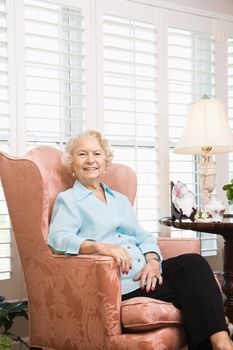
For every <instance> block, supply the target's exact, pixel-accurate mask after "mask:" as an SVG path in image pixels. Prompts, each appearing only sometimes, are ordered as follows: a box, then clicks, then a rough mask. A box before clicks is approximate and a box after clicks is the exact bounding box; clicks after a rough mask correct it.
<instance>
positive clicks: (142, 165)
mask: <svg viewBox="0 0 233 350" xmlns="http://www.w3.org/2000/svg"><path fill="white" fill-rule="evenodd" d="M127 9H128V11H129V12H128V13H127V15H126V16H127V17H124V16H120V15H118V14H117V15H112V14H111V15H109V14H108V13H104V15H103V72H104V134H105V136H106V137H107V138H108V139H109V140H110V142H111V145H112V146H113V149H114V161H115V162H121V163H124V164H126V165H129V166H130V167H131V168H132V169H134V170H135V171H136V173H137V178H138V190H137V200H136V210H137V215H138V218H139V221H140V223H141V224H142V226H143V227H144V228H145V229H147V230H149V231H150V232H154V233H156V234H158V231H159V227H158V219H159V212H158V206H159V199H158V192H159V191H158V172H159V169H158V144H157V138H158V125H157V123H158V122H157V104H158V102H157V29H156V25H155V17H154V14H153V9H152V10H151V9H150V8H147V7H144V10H141V11H142V12H143V11H144V12H143V15H144V18H143V19H142V20H140V16H139V15H136V14H135V15H133V14H132V13H130V9H129V8H127ZM138 10H139V11H140V8H138ZM147 10H148V19H147V20H146V18H145V17H146V11H147ZM123 12H124V13H125V11H123ZM123 12H122V11H121V14H122V13H123ZM149 12H150V14H149ZM151 12H152V16H153V17H152V16H151ZM150 18H152V20H150Z"/></svg>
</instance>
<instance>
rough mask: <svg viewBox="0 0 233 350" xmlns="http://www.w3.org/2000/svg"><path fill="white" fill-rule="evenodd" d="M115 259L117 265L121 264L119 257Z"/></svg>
mask: <svg viewBox="0 0 233 350" xmlns="http://www.w3.org/2000/svg"><path fill="white" fill-rule="evenodd" d="M115 260H116V263H117V266H121V259H120V258H119V257H117V258H116V259H115Z"/></svg>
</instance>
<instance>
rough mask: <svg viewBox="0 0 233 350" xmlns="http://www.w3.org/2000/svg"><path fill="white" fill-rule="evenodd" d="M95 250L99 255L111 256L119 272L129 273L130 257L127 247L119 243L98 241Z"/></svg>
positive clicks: (130, 266)
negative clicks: (119, 269)
mask: <svg viewBox="0 0 233 350" xmlns="http://www.w3.org/2000/svg"><path fill="white" fill-rule="evenodd" d="M97 251H98V253H99V254H101V255H107V256H112V257H113V258H114V259H115V260H116V263H117V266H119V267H120V268H121V273H126V274H128V273H129V270H130V269H131V268H132V259H131V256H130V255H129V253H128V251H127V249H125V248H124V247H121V246H119V245H114V244H108V243H98V246H97Z"/></svg>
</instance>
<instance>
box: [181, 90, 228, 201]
mask: <svg viewBox="0 0 233 350" xmlns="http://www.w3.org/2000/svg"><path fill="white" fill-rule="evenodd" d="M229 151H233V135H232V131H231V129H230V127H229V125H228V123H227V119H226V115H225V111H224V107H223V103H222V102H221V101H220V100H216V99H209V98H208V96H203V98H202V99H201V100H199V101H196V102H194V103H191V104H190V105H189V106H188V114H187V120H186V124H185V127H184V130H183V134H182V136H181V138H180V139H179V141H178V143H177V145H176V147H175V149H174V152H175V153H180V154H201V155H202V156H203V161H201V162H200V163H199V165H198V173H199V179H200V187H201V191H202V196H203V204H204V205H205V204H207V202H208V201H209V200H210V194H211V192H212V191H213V190H214V187H215V177H216V173H217V171H216V163H215V162H213V161H211V160H210V156H211V154H215V153H226V152H229Z"/></svg>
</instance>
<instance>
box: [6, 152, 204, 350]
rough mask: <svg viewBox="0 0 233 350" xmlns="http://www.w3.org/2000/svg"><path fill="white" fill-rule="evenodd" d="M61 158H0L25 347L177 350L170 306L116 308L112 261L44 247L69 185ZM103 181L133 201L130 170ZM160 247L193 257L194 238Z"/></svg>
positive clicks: (180, 339)
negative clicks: (22, 299)
mask: <svg viewBox="0 0 233 350" xmlns="http://www.w3.org/2000/svg"><path fill="white" fill-rule="evenodd" d="M61 154H62V153H61V152H60V151H58V150H56V149H54V148H51V147H44V146H42V147H37V148H35V149H33V150H32V151H30V152H28V153H27V154H26V156H25V157H24V158H20V159H19V158H13V157H10V156H8V155H6V154H4V153H0V177H1V181H2V184H3V189H4V193H5V197H6V201H7V205H8V209H9V214H10V218H11V222H12V226H13V230H14V234H15V238H16V242H17V246H18V250H19V254H20V258H21V262H22V266H23V271H24V276H25V282H26V286H27V292H28V302H29V322H30V327H29V333H30V334H29V336H30V344H31V346H33V347H40V348H43V349H54V350H130V349H134V350H152V349H153V350H178V349H180V348H182V347H183V346H184V345H185V342H186V341H185V334H184V330H183V327H182V325H181V322H182V315H181V313H180V312H179V311H178V310H177V309H175V307H174V306H173V305H171V304H169V303H163V302H158V303H156V301H155V302H154V301H151V299H149V298H136V300H133V299H131V300H128V301H125V302H124V303H122V302H121V283H120V276H119V270H118V268H117V267H116V264H115V261H114V260H113V259H112V258H111V257H103V256H98V255H79V256H70V257H67V256H64V255H55V254H53V253H52V252H51V250H50V249H49V247H48V246H47V234H48V226H49V219H50V214H51V208H52V205H53V202H54V200H55V197H56V195H57V193H58V192H60V191H64V190H66V189H67V188H69V187H71V186H72V184H73V179H72V178H71V176H70V175H69V174H68V173H67V171H66V169H65V168H64V167H63V165H62V164H61V161H60V159H61ZM104 181H105V182H106V184H108V185H109V186H110V187H112V188H113V189H116V190H118V191H120V192H122V193H124V194H126V195H127V196H128V197H129V199H130V201H131V202H132V203H133V201H134V197H135V193H136V177H135V174H134V173H133V171H132V170H130V169H129V168H128V167H126V166H123V165H113V166H112V167H111V168H110V169H109V170H108V172H107V174H106V176H105V180H104ZM159 244H160V247H161V250H162V253H163V256H164V257H165V258H167V257H170V256H175V255H178V254H181V253H185V252H199V241H198V240H195V239H173V240H171V239H168V238H161V239H160V240H159ZM142 304H143V305H142ZM143 310H144V312H143ZM148 315H149V316H148ZM136 316H137V317H136ZM138 316H140V317H138ZM141 316H142V317H141Z"/></svg>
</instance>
